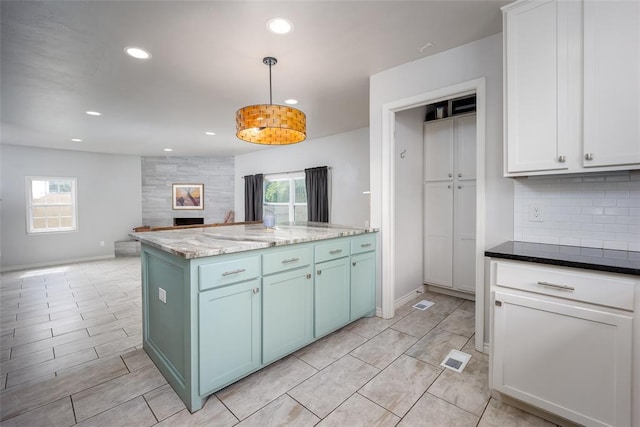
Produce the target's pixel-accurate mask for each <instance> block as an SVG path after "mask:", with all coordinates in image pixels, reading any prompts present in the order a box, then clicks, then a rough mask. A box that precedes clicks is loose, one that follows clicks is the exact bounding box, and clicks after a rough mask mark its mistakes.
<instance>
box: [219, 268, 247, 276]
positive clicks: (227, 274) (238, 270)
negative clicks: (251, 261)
mask: <svg viewBox="0 0 640 427" xmlns="http://www.w3.org/2000/svg"><path fill="white" fill-rule="evenodd" d="M245 271H247V270H246V269H245V268H239V269H237V270H231V271H225V272H224V273H222V275H223V276H231V275H232V274H238V273H244V272H245Z"/></svg>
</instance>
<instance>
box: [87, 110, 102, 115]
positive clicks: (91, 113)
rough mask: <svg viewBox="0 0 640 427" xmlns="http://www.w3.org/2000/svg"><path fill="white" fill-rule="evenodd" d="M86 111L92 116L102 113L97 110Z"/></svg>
mask: <svg viewBox="0 0 640 427" xmlns="http://www.w3.org/2000/svg"><path fill="white" fill-rule="evenodd" d="M85 113H87V114H88V115H90V116H101V115H102V113H99V112H97V111H85Z"/></svg>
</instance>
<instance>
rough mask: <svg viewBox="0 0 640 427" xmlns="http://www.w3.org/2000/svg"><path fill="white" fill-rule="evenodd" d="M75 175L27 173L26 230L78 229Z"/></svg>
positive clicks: (30, 231) (39, 231) (44, 231)
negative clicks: (56, 175)
mask: <svg viewBox="0 0 640 427" xmlns="http://www.w3.org/2000/svg"><path fill="white" fill-rule="evenodd" d="M76 187H77V185H76V179H75V178H44V177H35V176H28V177H27V232H28V233H50V232H58V231H75V230H77V228H78V227H77V223H78V221H77V216H78V215H77V197H76Z"/></svg>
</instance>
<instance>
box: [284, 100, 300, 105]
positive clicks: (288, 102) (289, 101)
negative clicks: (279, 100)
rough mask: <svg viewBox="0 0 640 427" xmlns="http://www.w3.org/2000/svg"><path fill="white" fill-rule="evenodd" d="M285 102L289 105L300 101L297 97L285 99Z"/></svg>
mask: <svg viewBox="0 0 640 427" xmlns="http://www.w3.org/2000/svg"><path fill="white" fill-rule="evenodd" d="M284 103H285V104H289V105H296V104H297V103H298V100H297V99H285V100H284Z"/></svg>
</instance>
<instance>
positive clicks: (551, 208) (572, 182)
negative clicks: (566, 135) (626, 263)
mask: <svg viewBox="0 0 640 427" xmlns="http://www.w3.org/2000/svg"><path fill="white" fill-rule="evenodd" d="M514 185H515V188H514V212H513V213H514V240H519V241H524V242H535V243H552V244H560V245H570V246H587V247H593V248H605V249H621V250H630V251H640V171H631V172H629V171H623V172H607V173H589V174H583V175H563V176H546V177H528V178H517V179H515V184H514ZM535 208H539V213H538V216H539V217H538V219H539V221H536V220H535V219H536V218H535V217H536V214H535V212H534V209H535ZM540 220H541V221H540Z"/></svg>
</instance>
